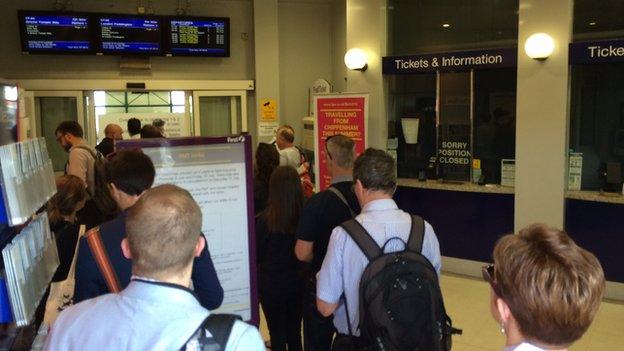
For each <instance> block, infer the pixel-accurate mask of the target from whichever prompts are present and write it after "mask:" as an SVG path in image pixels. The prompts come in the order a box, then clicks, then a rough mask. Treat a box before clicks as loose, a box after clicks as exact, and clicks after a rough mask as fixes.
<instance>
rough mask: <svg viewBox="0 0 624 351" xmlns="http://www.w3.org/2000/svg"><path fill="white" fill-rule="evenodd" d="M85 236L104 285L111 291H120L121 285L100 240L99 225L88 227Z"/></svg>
mask: <svg viewBox="0 0 624 351" xmlns="http://www.w3.org/2000/svg"><path fill="white" fill-rule="evenodd" d="M85 238H86V239H87V243H88V244H89V248H90V249H91V253H92V254H93V258H94V259H95V262H96V263H97V266H98V268H99V269H100V273H102V276H103V277H104V281H106V286H108V290H109V291H110V292H112V293H118V292H120V291H121V285H120V284H119V279H118V278H117V274H116V273H115V270H114V269H113V266H112V265H111V263H110V258H109V257H108V252H106V247H104V243H103V242H102V237H101V236H100V227H95V228H92V229H89V231H88V232H87V234H85Z"/></svg>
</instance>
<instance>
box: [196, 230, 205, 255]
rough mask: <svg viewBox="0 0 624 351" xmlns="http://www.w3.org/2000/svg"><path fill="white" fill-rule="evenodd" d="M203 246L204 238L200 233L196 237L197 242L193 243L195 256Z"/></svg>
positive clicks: (199, 253) (202, 249)
mask: <svg viewBox="0 0 624 351" xmlns="http://www.w3.org/2000/svg"><path fill="white" fill-rule="evenodd" d="M204 247H206V238H204V235H203V234H201V235H200V236H199V239H197V244H195V257H199V255H201V252H202V251H204Z"/></svg>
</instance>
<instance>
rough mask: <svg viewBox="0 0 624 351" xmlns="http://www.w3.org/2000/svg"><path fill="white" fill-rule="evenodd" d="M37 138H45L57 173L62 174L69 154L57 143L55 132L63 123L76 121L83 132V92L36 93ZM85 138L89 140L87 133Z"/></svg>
mask: <svg viewBox="0 0 624 351" xmlns="http://www.w3.org/2000/svg"><path fill="white" fill-rule="evenodd" d="M34 98H35V119H34V121H33V122H34V124H35V125H34V128H33V130H34V131H36V136H41V137H44V138H45V140H46V145H47V147H48V152H49V153H50V158H51V159H52V165H53V166H54V171H55V172H62V171H63V170H64V168H65V164H66V163H67V153H66V152H65V150H63V149H62V148H61V147H60V146H59V145H58V143H57V142H56V135H54V131H55V130H56V127H57V126H58V125H59V123H61V122H63V121H76V122H78V123H79V124H80V125H81V126H82V128H83V130H85V131H86V128H85V125H84V102H83V94H82V91H34ZM85 137H86V138H87V139H88V135H87V133H85Z"/></svg>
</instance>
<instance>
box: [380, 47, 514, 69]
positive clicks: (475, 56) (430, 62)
mask: <svg viewBox="0 0 624 351" xmlns="http://www.w3.org/2000/svg"><path fill="white" fill-rule="evenodd" d="M517 58H518V49H517V48H500V49H486V50H472V51H454V52H442V53H433V54H420V55H408V56H388V57H384V58H383V68H382V73H383V74H415V73H425V72H436V71H440V72H448V71H467V70H471V69H488V68H509V67H516V65H517Z"/></svg>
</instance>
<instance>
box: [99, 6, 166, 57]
mask: <svg viewBox="0 0 624 351" xmlns="http://www.w3.org/2000/svg"><path fill="white" fill-rule="evenodd" d="M97 24H98V27H99V31H98V38H97V41H98V43H99V47H98V52H99V53H104V54H153V55H159V54H160V53H161V52H162V33H161V20H160V18H158V17H144V16H122V15H97Z"/></svg>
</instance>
